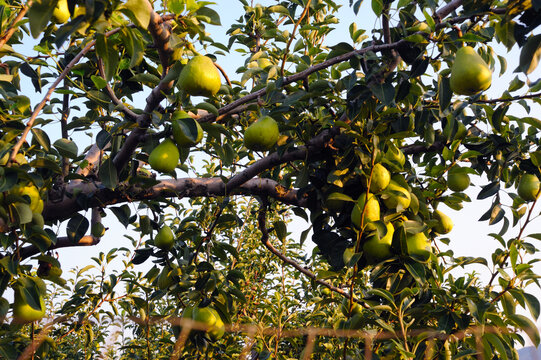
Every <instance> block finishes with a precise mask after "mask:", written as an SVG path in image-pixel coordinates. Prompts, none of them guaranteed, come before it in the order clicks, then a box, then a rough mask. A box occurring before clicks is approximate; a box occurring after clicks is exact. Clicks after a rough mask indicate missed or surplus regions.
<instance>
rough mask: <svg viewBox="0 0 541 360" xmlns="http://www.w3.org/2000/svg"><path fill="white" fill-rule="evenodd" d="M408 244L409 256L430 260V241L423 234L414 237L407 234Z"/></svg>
mask: <svg viewBox="0 0 541 360" xmlns="http://www.w3.org/2000/svg"><path fill="white" fill-rule="evenodd" d="M406 243H407V246H408V255H415V256H418V257H421V258H422V259H424V260H428V258H429V257H430V254H431V253H432V247H431V246H430V240H429V239H428V238H427V237H426V235H425V234H424V233H422V232H421V233H418V234H414V235H411V234H407V233H406Z"/></svg>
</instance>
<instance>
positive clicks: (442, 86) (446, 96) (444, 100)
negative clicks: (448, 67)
mask: <svg viewBox="0 0 541 360" xmlns="http://www.w3.org/2000/svg"><path fill="white" fill-rule="evenodd" d="M439 80H440V82H439V84H438V96H439V100H440V102H439V103H440V111H441V112H442V113H443V112H444V111H445V110H447V108H448V107H449V105H450V104H451V99H452V98H453V92H452V91H451V84H450V81H449V78H448V77H446V76H440V79H439Z"/></svg>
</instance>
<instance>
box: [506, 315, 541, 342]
mask: <svg viewBox="0 0 541 360" xmlns="http://www.w3.org/2000/svg"><path fill="white" fill-rule="evenodd" d="M507 316H508V318H509V320H511V322H512V323H513V324H514V326H515V327H517V328H518V329H520V330H522V331H524V332H525V333H526V334H527V335H528V337H529V338H530V340H531V341H532V343H533V344H534V346H536V347H537V346H539V340H540V338H539V329H538V328H537V326H536V325H535V323H534V322H532V321H531V320H530V319H528V318H527V317H526V316H524V315H518V314H508V315H507Z"/></svg>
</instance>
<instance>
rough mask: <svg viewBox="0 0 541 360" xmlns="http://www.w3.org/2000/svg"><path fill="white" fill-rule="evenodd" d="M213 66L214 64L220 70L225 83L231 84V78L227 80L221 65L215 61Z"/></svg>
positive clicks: (227, 77)
mask: <svg viewBox="0 0 541 360" xmlns="http://www.w3.org/2000/svg"><path fill="white" fill-rule="evenodd" d="M214 66H216V68H217V69H218V70H220V72H221V73H222V76H223V77H224V79H225V81H226V82H227V85H229V86H233V84H231V80H229V76H227V73H226V72H225V70H224V68H223V67H221V66H220V65H218V64H217V63H216V62H215V63H214Z"/></svg>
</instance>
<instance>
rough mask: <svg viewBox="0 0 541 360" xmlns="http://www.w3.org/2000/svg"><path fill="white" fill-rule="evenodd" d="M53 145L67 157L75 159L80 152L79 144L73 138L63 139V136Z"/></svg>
mask: <svg viewBox="0 0 541 360" xmlns="http://www.w3.org/2000/svg"><path fill="white" fill-rule="evenodd" d="M53 146H54V147H55V148H56V150H58V152H59V153H60V155H62V156H64V157H67V158H70V159H74V158H76V157H77V152H78V149H77V145H76V144H75V143H74V142H73V141H71V140H68V139H63V138H62V139H58V140H56V141H55V142H54V144H53Z"/></svg>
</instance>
